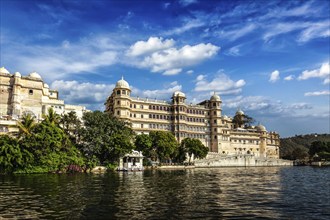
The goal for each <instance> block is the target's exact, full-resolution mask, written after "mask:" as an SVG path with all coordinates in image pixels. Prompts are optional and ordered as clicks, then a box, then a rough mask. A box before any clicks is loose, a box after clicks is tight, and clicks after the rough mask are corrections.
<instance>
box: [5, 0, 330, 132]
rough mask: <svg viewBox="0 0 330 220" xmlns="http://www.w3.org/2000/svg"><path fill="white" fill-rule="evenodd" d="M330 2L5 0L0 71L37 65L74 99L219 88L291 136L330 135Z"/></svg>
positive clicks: (84, 101) (98, 104)
mask: <svg viewBox="0 0 330 220" xmlns="http://www.w3.org/2000/svg"><path fill="white" fill-rule="evenodd" d="M329 4H330V3H329V1H326V0H315V1H266V0H255V1H248V0H244V1H225V0H223V1H215V0H213V1H207V0H206V1H205V0H203V1H202V0H179V1H151V0H149V1H137V0H136V1H133V0H132V1H128V0H127V1H119V0H118V1H112V0H107V1H102V0H95V1H87V0H81V1H78V0H47V1H41V0H40V1H39V0H0V10H1V11H0V12H1V13H0V17H1V20H0V25H1V26H0V31H1V36H0V40H1V42H0V46H1V48H0V55H1V57H0V62H1V63H0V66H4V67H6V68H7V69H8V70H9V71H10V72H11V73H14V72H16V71H18V72H20V73H21V74H22V75H27V74H29V73H30V72H32V71H36V72H38V73H39V74H40V75H41V76H42V77H43V79H44V80H45V81H46V82H47V83H48V84H49V85H50V87H51V88H53V89H58V90H59V92H60V98H61V99H64V100H65V101H66V103H70V104H81V105H86V106H87V107H88V108H90V109H92V110H96V109H99V110H103V108H104V107H103V103H104V101H105V100H106V98H107V96H108V95H109V94H110V93H111V91H112V89H113V87H114V84H115V83H116V81H118V80H119V79H120V78H121V76H124V78H125V80H127V81H128V82H129V84H130V86H131V87H132V91H133V96H139V97H148V98H156V99H165V100H169V99H170V97H171V94H172V93H173V92H174V91H176V90H181V91H183V92H184V93H186V96H187V102H188V103H190V102H192V103H197V102H199V101H203V100H204V99H208V98H209V97H210V95H211V94H213V92H214V91H215V92H217V93H218V94H219V95H220V96H221V99H222V101H223V114H226V115H228V116H233V115H234V114H235V112H236V110H237V109H238V108H241V109H242V110H243V111H244V112H245V113H246V114H248V115H249V116H252V117H253V118H255V119H256V121H257V122H260V123H262V124H264V125H266V127H267V129H268V130H271V131H277V132H279V133H280V135H281V136H283V137H286V136H292V135H295V134H307V133H314V132H318V133H330V125H329V123H330V122H329V121H330V118H329V117H330V116H329V111H330V110H329V108H330V106H329V105H330V93H329V86H330V84H329V82H330V73H329V56H330V55H329V53H330V52H329V51H330V42H329V37H330V29H329V26H330V14H329V11H330V6H329Z"/></svg>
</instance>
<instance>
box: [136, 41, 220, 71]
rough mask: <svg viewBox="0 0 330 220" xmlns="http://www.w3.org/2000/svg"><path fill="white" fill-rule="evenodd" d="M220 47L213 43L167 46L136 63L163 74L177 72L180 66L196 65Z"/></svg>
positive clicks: (214, 53)
mask: <svg viewBox="0 0 330 220" xmlns="http://www.w3.org/2000/svg"><path fill="white" fill-rule="evenodd" d="M219 49H220V48H219V47H217V46H215V45H213V44H210V43H208V44H204V43H201V44H197V45H194V46H190V45H185V46H184V47H182V48H180V49H176V48H169V49H166V50H162V51H157V52H154V53H152V54H151V55H150V56H147V57H145V58H144V60H143V61H142V62H136V65H137V66H139V67H142V68H150V69H151V71H152V72H163V73H164V74H174V73H175V74H178V73H180V72H181V70H182V68H184V67H189V66H193V65H196V64H198V63H200V62H202V61H203V60H206V59H209V58H211V57H213V56H214V55H216V54H217V52H218V50H219Z"/></svg>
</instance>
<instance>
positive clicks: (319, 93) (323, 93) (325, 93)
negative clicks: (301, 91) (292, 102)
mask: <svg viewBox="0 0 330 220" xmlns="http://www.w3.org/2000/svg"><path fill="white" fill-rule="evenodd" d="M322 95H330V91H327V90H324V91H317V92H306V93H305V96H322Z"/></svg>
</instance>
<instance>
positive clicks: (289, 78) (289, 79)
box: [284, 75, 294, 81]
mask: <svg viewBox="0 0 330 220" xmlns="http://www.w3.org/2000/svg"><path fill="white" fill-rule="evenodd" d="M293 79H294V75H289V76H286V77H285V78H284V80H286V81H291V80H293Z"/></svg>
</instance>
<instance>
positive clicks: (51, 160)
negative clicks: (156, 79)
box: [0, 108, 134, 173]
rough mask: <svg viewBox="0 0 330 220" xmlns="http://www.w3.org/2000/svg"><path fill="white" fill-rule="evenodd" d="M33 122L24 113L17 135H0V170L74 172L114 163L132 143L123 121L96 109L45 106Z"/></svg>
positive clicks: (130, 133) (128, 130)
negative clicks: (80, 114) (65, 110)
mask: <svg viewBox="0 0 330 220" xmlns="http://www.w3.org/2000/svg"><path fill="white" fill-rule="evenodd" d="M43 118H44V120H43V121H42V122H40V123H37V122H36V120H35V119H34V117H33V116H31V115H29V114H27V115H24V116H23V118H22V120H21V121H20V122H18V127H19V133H18V134H17V137H10V136H8V135H1V136H0V173H12V172H16V173H39V172H76V171H82V170H86V169H87V168H92V167H94V166H96V165H98V164H104V165H108V163H114V162H116V161H117V160H118V158H119V157H120V156H122V155H124V154H125V153H128V152H130V151H131V150H132V149H133V147H134V145H133V144H132V143H133V141H132V140H133V134H134V133H133V131H132V129H131V128H130V127H129V126H127V124H126V123H124V122H122V121H119V120H117V119H116V118H113V117H111V116H109V115H108V114H106V113H102V112H99V111H96V112H88V113H86V114H85V115H84V118H83V119H84V124H83V125H82V124H81V122H80V120H79V119H78V118H77V116H76V115H75V113H73V112H72V113H69V114H65V115H63V116H60V115H58V114H56V113H55V111H53V109H52V108H50V109H49V110H48V114H47V115H44V116H43Z"/></svg>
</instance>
